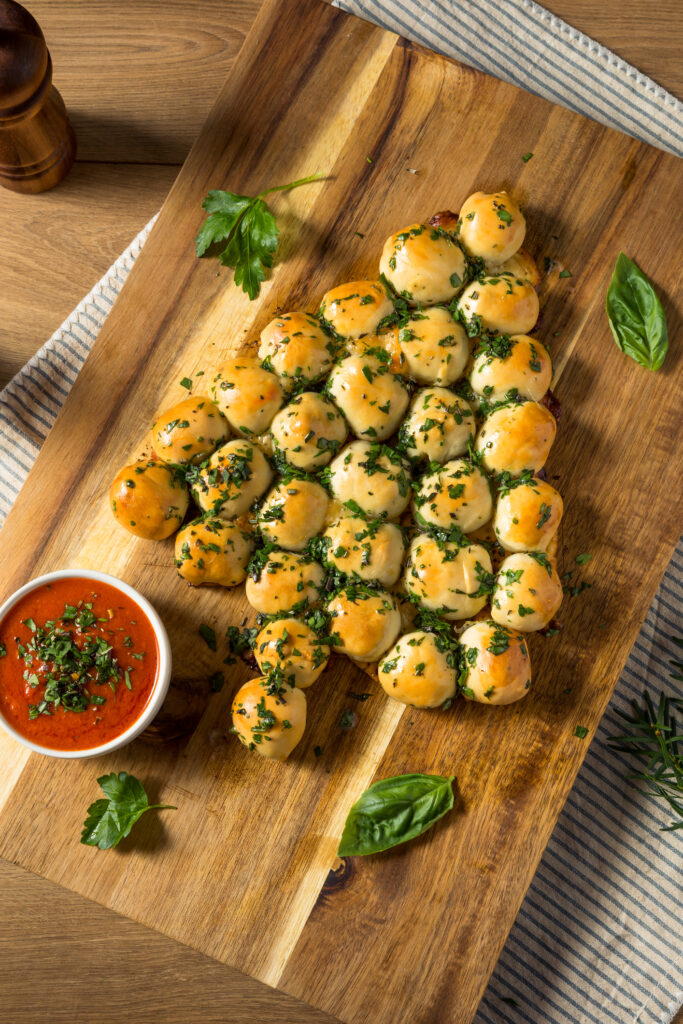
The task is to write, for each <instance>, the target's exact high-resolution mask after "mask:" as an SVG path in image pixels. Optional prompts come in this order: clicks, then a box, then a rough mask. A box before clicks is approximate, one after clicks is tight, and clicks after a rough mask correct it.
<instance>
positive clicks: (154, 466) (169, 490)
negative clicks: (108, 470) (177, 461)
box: [109, 459, 190, 540]
mask: <svg viewBox="0 0 683 1024" xmlns="http://www.w3.org/2000/svg"><path fill="white" fill-rule="evenodd" d="M109 502H110V504H111V510H112V512H113V513H114V518H115V519H116V521H117V522H118V523H119V524H120V525H121V526H123V527H124V528H125V529H126V530H128V532H129V533H134V534H135V536H136V537H144V538H145V540H163V539H164V538H165V537H170V536H171V534H172V533H175V531H176V530H177V529H178V527H179V526H180V524H181V523H182V521H183V519H184V518H185V513H186V512H187V507H188V505H189V503H190V498H189V495H188V493H187V487H186V486H185V481H184V480H183V478H182V476H181V475H180V473H179V472H177V471H176V470H174V469H173V468H172V467H171V466H166V465H164V463H163V462H154V461H153V460H151V459H150V460H149V461H147V460H145V461H140V462H134V463H133V464H132V465H130V466H124V467H123V469H120V470H119V471H118V473H117V474H116V476H115V477H114V480H113V481H112V485H111V487H110V488H109Z"/></svg>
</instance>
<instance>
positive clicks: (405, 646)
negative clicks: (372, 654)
mask: <svg viewBox="0 0 683 1024" xmlns="http://www.w3.org/2000/svg"><path fill="white" fill-rule="evenodd" d="M377 673H378V676H379V681H380V684H381V686H382V689H383V690H384V692H385V693H386V694H387V695H388V696H389V697H393V698H394V700H400V701H401V703H402V704H410V705H411V706H412V707H414V708H438V707H440V705H441V704H443V703H444V702H445V701H447V700H450V699H451V698H452V697H454V696H455V691H456V674H455V668H454V666H453V657H452V655H450V654H449V652H448V651H445V650H441V649H440V644H439V641H438V639H437V637H436V636H435V635H434V633H425V632H423V631H422V630H416V631H415V632H414V633H406V634H405V635H404V636H402V637H400V638H399V639H398V640H397V641H396V643H395V644H394V646H393V647H392V648H391V650H390V651H389V652H388V653H387V654H386V655H385V656H384V658H383V660H382V661H381V662H380V663H379V666H378V668H377Z"/></svg>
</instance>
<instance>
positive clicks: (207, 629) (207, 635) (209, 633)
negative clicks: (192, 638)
mask: <svg viewBox="0 0 683 1024" xmlns="http://www.w3.org/2000/svg"><path fill="white" fill-rule="evenodd" d="M199 635H200V636H201V638H202V640H203V641H204V643H205V644H206V646H207V647H209V648H210V649H211V650H212V651H215V650H216V649H217V645H216V631H215V629H213V627H211V626H207V624H206V623H205V622H202V623H201V625H200V627H199Z"/></svg>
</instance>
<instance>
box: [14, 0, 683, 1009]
mask: <svg viewBox="0 0 683 1024" xmlns="http://www.w3.org/2000/svg"><path fill="white" fill-rule="evenodd" d="M338 6H342V7H344V8H345V9H346V10H349V11H352V12H353V13H355V14H359V15H360V16H361V17H365V18H368V19H370V20H372V21H375V22H377V23H378V24H381V25H383V26H385V27H387V28H389V29H392V30H393V31H396V32H399V33H401V34H402V35H405V36H407V37H408V38H410V39H412V40H414V41H416V42H419V43H422V44H423V45H425V46H429V47H431V48H432V49H435V50H439V51H440V52H442V53H445V54H448V55H449V56H453V57H455V58H457V59H458V60H461V61H463V62H464V63H467V64H469V65H471V66H473V67H476V68H479V69H482V70H484V71H487V72H489V73H491V74H494V75H496V76H498V77H499V78H503V79H505V80H507V81H509V82H512V83H513V84H515V85H520V86H522V87H524V88H527V89H530V90H531V91H533V92H537V93H539V94H540V95H542V96H545V97H547V98H548V99H550V100H553V101H554V102H556V103H560V104H562V105H564V106H566V107H569V108H571V109H574V110H578V111H580V112H581V113H583V114H586V115H588V116H590V117H593V118H595V119H596V120H599V121H601V122H603V123H605V124H608V125H610V126H612V127H616V128H619V129H621V130H622V131H626V132H629V133H630V134H631V135H634V136H636V137H637V138H641V139H643V140H644V141H646V142H649V143H651V144H653V145H655V146H659V147H661V148H662V149H668V150H671V151H673V152H675V153H678V154H679V155H683V125H682V122H683V105H682V104H681V103H680V102H679V101H678V100H676V99H675V98H674V97H673V96H670V95H669V94H668V93H667V92H665V91H664V90H663V89H661V88H660V87H659V86H658V85H656V84H655V83H654V82H652V81H651V80H650V79H648V78H646V77H645V76H643V75H641V74H640V73H639V72H638V71H636V70H635V69H634V68H632V67H630V66H629V65H627V64H625V63H624V61H622V60H620V59H619V58H618V57H616V56H615V55H614V54H613V53H610V52H609V51H608V50H606V49H605V48H604V47H602V46H599V45H598V44H597V43H595V42H594V41H593V40H591V39H588V38H587V37H586V36H584V35H582V34H581V33H579V32H576V31H575V30H574V29H572V28H570V27H569V26H568V25H566V24H565V23H564V22H562V21H560V20H559V19H558V18H556V17H554V16H553V15H552V14H550V13H549V12H548V11H546V10H544V9H543V8H542V7H539V6H538V5H537V4H535V3H532V2H530V0H458V2H457V4H456V3H454V2H451V0H422V2H419V0H382V2H381V3H379V2H377V3H376V2H374V0H363V2H357V0H338ZM152 224H153V221H150V223H149V224H148V225H147V226H146V227H145V228H144V229H143V230H142V231H141V232H140V234H139V235H138V237H137V238H136V239H135V241H134V242H133V243H132V245H131V246H130V248H129V249H128V250H127V251H126V252H125V253H123V255H122V256H121V257H120V258H119V259H118V260H117V261H116V263H114V265H113V266H112V267H111V268H110V270H109V271H108V272H107V274H105V275H104V277H103V278H102V280H101V281H100V282H99V283H98V284H97V285H96V286H95V288H93V290H92V291H91V292H90V294H89V295H88V296H86V298H85V299H83V301H82V302H81V303H80V304H79V306H78V307H77V309H75V310H74V312H73V313H72V314H71V316H70V317H69V318H68V319H67V320H66V321H65V323H64V324H63V325H62V326H61V327H60V329H59V330H58V331H57V332H56V333H55V334H54V335H53V337H52V338H51V339H50V341H48V342H47V344H46V345H44V346H43V348H42V349H41V350H40V351H39V352H38V353H37V355H36V356H35V357H34V358H33V359H31V361H30V362H29V363H28V364H27V366H26V367H24V369H23V370H22V371H21V372H20V373H19V374H17V376H16V377H15V378H14V380H12V381H11V383H10V384H9V385H8V386H7V387H6V388H5V390H4V391H3V392H1V393H0V522H2V520H3V519H4V518H5V516H6V515H7V512H8V511H9V509H10V508H11V506H12V503H13V501H14V499H15V497H16V495H17V494H18V492H19V489H20V488H21V485H22V484H23V482H24V480H25V479H26V476H27V475H28V472H29V470H30V468H31V465H32V464H33V461H34V460H35V458H36V455H37V453H38V451H39V449H40V446H41V444H42V442H43V440H44V439H45V437H46V435H47V432H48V431H49V429H50V427H51V426H52V423H53V422H54V420H55V417H56V415H57V413H58V411H59V408H60V406H61V405H62V403H63V402H64V399H65V398H66V396H67V394H68V392H69V388H70V387H71V385H72V384H73V382H74V380H75V378H76V375H77V374H78V371H79V370H80V368H81V366H82V365H83V362H84V360H85V358H86V356H87V353H88V351H89V350H90V348H91V346H92V344H93V342H94V341H95V339H96V337H97V334H98V332H99V330H100V328H101V326H102V324H103V322H104V320H105V318H106V316H107V314H108V312H109V310H110V309H111V306H112V305H113V303H114V301H115V299H116V296H117V295H118V293H119V291H120V290H121V287H122V285H123V283H124V281H125V279H126V277H127V275H128V273H129V271H130V268H131V267H132V265H133V263H134V261H135V258H136V256H137V255H138V253H139V252H140V249H141V247H142V245H143V244H144V241H145V239H146V238H147V235H148V234H149V232H150V230H151V227H152ZM682 612H683V543H682V544H680V545H679V547H678V550H677V552H676V554H675V556H674V558H673V559H672V562H671V564H670V566H669V568H668V570H667V572H666V574H665V576H664V579H663V580H662V583H661V586H660V589H659V591H658V593H657V596H656V598H655V600H654V602H653V604H652V607H651V608H650V610H649V612H648V615H647V617H646V619H645V622H644V623H643V626H642V629H641V632H640V635H639V637H638V640H637V641H636V644H635V647H634V649H633V651H632V653H631V655H630V658H629V661H628V663H627V665H626V668H625V669H624V672H623V674H622V677H621V679H620V681H619V683H618V685H617V688H616V690H615V693H614V695H613V698H612V701H611V702H610V705H609V707H608V710H607V712H606V714H605V716H604V718H603V721H602V724H601V726H600V728H599V730H598V732H597V734H596V736H595V738H594V740H593V742H592V744H591V747H590V750H589V751H588V755H587V757H586V760H585V762H584V765H583V767H582V769H581V772H580V774H579V776H578V778H577V781H576V784H575V786H574V788H573V790H572V792H571V794H570V796H569V799H568V801H567V804H566V806H565V808H564V811H563V813H562V815H561V817H560V819H559V821H558V824H557V827H556V829H555V831H554V833H553V836H552V838H551V841H550V843H549V845H548V848H547V850H546V852H545V855H544V857H543V860H542V861H541V864H540V866H539V869H538V871H537V873H536V876H535V878H534V881H533V883H532V885H531V887H530V889H529V892H528V894H527V896H526V898H525V901H524V903H523V905H522V908H521V910H520V913H519V915H518V917H517V920H516V922H515V925H514V927H513V929H512V931H511V933H510V936H509V938H508V941H507V944H506V946H505V949H504V951H503V954H502V956H501V958H500V961H499V963H498V966H497V968H496V970H495V972H494V975H493V977H492V979H491V982H490V984H489V987H488V989H487V991H486V994H485V996H484V998H483V1000H482V1003H481V1006H480V1008H479V1011H478V1013H477V1017H476V1022H475V1024H522V1022H524V1024H612V1022H615V1024H664V1022H668V1021H670V1020H671V1018H672V1016H673V1014H674V1012H675V1011H676V1009H677V1008H678V1006H680V1005H681V1003H682V1002H683V962H682V960H681V921H682V920H683V899H682V893H681V877H682V868H683V856H682V851H683V842H682V841H681V840H682V834H681V833H680V832H677V833H670V832H669V833H667V832H661V831H660V830H659V827H660V825H661V824H662V823H664V822H666V821H667V820H668V818H667V809H666V807H662V806H661V805H660V804H659V802H655V801H650V800H648V799H647V798H646V797H644V796H639V795H638V794H637V793H636V791H635V790H634V789H632V788H631V787H630V786H629V785H628V784H627V783H626V782H625V781H624V774H625V773H626V772H627V771H628V770H629V768H630V767H631V766H630V765H629V763H628V759H626V758H625V757H624V755H622V754H618V753H615V752H614V751H612V750H611V749H610V748H609V746H608V745H607V742H606V739H607V736H609V735H613V734H615V733H618V732H620V731H621V725H620V720H619V718H618V716H617V714H616V712H617V711H619V710H627V709H628V703H629V700H630V699H631V698H632V697H634V696H635V697H638V696H639V695H640V694H641V693H642V691H643V689H647V690H648V691H650V692H651V693H652V694H657V693H658V692H659V690H661V689H665V690H666V691H667V692H669V693H671V694H676V695H678V696H679V697H683V685H682V684H681V682H680V681H675V680H673V679H672V678H671V676H670V666H669V661H670V660H671V659H672V658H674V657H675V655H676V654H677V653H678V654H680V651H678V652H677V650H676V646H675V644H674V642H673V640H672V637H674V636H681V635H683V626H682V622H683V616H682ZM434 1024H440V1022H438V1021H435V1022H434Z"/></svg>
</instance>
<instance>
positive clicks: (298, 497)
mask: <svg viewBox="0 0 683 1024" xmlns="http://www.w3.org/2000/svg"><path fill="white" fill-rule="evenodd" d="M328 504H329V498H328V495H327V491H326V490H325V488H324V487H321V486H320V484H317V483H315V481H313V480H297V479H296V477H292V478H291V479H290V478H287V479H286V480H282V479H281V480H279V481H278V483H277V484H276V485H275V487H274V488H273V489H272V490H271V491H270V492H269V493H268V494H267V495H266V498H265V500H264V502H263V505H262V506H261V508H260V509H259V513H258V525H259V529H260V531H261V533H262V534H263V536H264V537H265V539H266V540H267V541H271V543H273V544H277V546H278V547H279V548H284V549H285V550H286V551H303V549H304V548H305V547H306V544H307V543H308V541H309V540H310V539H311V537H315V536H316V534H318V533H320V532H321V530H322V529H323V526H324V524H325V516H326V515H327V506H328Z"/></svg>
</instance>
